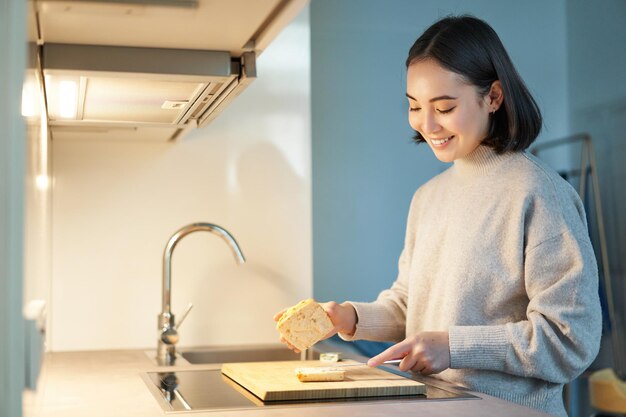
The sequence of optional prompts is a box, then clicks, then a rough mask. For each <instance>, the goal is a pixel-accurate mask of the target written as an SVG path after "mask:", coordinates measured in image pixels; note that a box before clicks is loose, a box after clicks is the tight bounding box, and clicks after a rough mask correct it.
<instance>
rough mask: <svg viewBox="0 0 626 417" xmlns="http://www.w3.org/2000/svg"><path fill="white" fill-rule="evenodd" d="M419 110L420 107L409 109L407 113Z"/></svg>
mask: <svg viewBox="0 0 626 417" xmlns="http://www.w3.org/2000/svg"><path fill="white" fill-rule="evenodd" d="M418 110H421V108H420V107H409V111H418Z"/></svg>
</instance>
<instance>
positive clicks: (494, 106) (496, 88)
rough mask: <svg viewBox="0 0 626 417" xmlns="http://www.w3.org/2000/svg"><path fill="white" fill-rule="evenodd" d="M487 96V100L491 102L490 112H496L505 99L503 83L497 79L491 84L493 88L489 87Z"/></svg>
mask: <svg viewBox="0 0 626 417" xmlns="http://www.w3.org/2000/svg"><path fill="white" fill-rule="evenodd" d="M487 97H488V100H487V102H488V104H489V113H495V112H496V110H498V109H499V108H500V106H501V105H502V102H503V101H504V91H502V84H501V83H500V80H495V81H494V82H493V83H492V84H491V88H490V89H489V93H488V94H487Z"/></svg>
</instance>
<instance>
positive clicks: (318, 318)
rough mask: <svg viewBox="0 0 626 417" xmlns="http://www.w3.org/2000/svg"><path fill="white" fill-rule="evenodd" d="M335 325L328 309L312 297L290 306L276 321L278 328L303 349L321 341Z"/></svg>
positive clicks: (293, 343) (291, 342) (290, 340)
mask: <svg viewBox="0 0 626 417" xmlns="http://www.w3.org/2000/svg"><path fill="white" fill-rule="evenodd" d="M333 327H334V326H333V323H332V321H330V317H328V314H326V311H324V309H323V308H322V306H320V305H319V303H317V302H316V301H315V300H313V299H312V298H309V299H308V300H303V301H300V302H299V303H298V304H296V305H294V306H292V307H289V308H288V309H287V311H285V312H284V313H283V315H282V316H281V318H280V320H278V323H276V330H278V332H279V333H280V334H281V335H282V336H283V337H284V338H285V339H286V340H287V341H288V342H289V343H290V344H292V345H293V346H295V347H296V348H298V349H299V350H301V351H303V350H305V349H308V348H310V347H311V346H313V345H314V344H315V343H317V342H319V341H320V340H321V339H322V338H324V336H326V335H327V334H328V333H329V332H330V331H331V330H332V329H333Z"/></svg>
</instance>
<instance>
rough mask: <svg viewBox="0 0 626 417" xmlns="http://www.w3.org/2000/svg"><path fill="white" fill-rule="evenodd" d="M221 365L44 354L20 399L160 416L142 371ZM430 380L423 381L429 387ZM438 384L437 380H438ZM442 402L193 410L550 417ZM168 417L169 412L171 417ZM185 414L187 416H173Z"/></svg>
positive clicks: (91, 412) (76, 413)
mask: <svg viewBox="0 0 626 417" xmlns="http://www.w3.org/2000/svg"><path fill="white" fill-rule="evenodd" d="M219 367H220V365H219V364H207V365H190V364H184V365H183V364H181V365H177V366H175V367H167V368H166V367H159V366H157V365H156V364H155V363H153V362H152V361H151V359H150V358H149V357H148V355H147V354H146V352H145V351H143V350H124V351H122V350H120V351H91V352H54V353H47V354H46V357H45V360H44V364H43V368H42V371H41V375H40V379H39V384H38V388H37V391H36V392H27V393H25V396H24V417H84V416H90V417H113V416H119V415H124V416H127V417H157V416H164V415H165V412H164V411H163V410H162V409H161V407H160V406H159V404H158V403H157V401H156V399H155V398H154V397H153V396H152V394H151V393H150V391H149V389H148V387H147V385H146V383H145V382H144V380H143V379H142V375H143V374H145V372H155V371H163V370H168V371H172V370H175V371H183V370H195V369H197V370H200V369H219ZM429 380H430V378H424V379H423V381H424V382H425V383H428V381H429ZM437 384H439V385H441V384H442V383H441V381H437ZM470 393H471V394H473V395H476V396H477V397H479V398H473V399H454V400H442V401H417V402H403V401H398V402H394V401H385V402H379V403H377V402H375V401H372V402H361V403H357V402H354V403H349V402H342V403H328V404H312V405H310V406H307V405H301V406H297V407H285V408H282V407H271V408H264V407H259V408H258V409H249V410H228V411H222V410H219V411H194V412H193V413H192V414H190V415H192V416H193V417H209V416H210V417H221V416H229V417H230V416H236V415H237V416H239V415H241V414H243V413H245V414H246V415H249V416H250V417H265V416H298V417H309V416H311V417H313V416H319V415H320V414H321V413H323V414H324V416H327V417H333V416H341V417H344V416H346V415H358V416H362V417H368V416H388V415H393V416H415V415H418V414H419V415H428V416H429V417H437V416H442V417H443V416H445V417H448V416H451V415H452V416H460V417H471V416H476V417H478V416H480V417H490V416H493V417H496V416H497V417H501V416H507V417H542V416H543V417H545V416H548V414H545V413H541V412H539V411H536V410H533V409H530V408H527V407H522V406H519V405H517V404H513V403H510V402H507V401H503V400H500V399H497V398H494V397H490V396H487V395H484V394H480V393H475V392H470ZM170 414H171V413H167V415H170ZM175 414H176V415H185V414H188V413H187V412H182V413H180V414H179V413H175Z"/></svg>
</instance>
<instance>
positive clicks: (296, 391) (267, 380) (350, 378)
mask: <svg viewBox="0 0 626 417" xmlns="http://www.w3.org/2000/svg"><path fill="white" fill-rule="evenodd" d="M341 363H356V362H353V361H342V362H341ZM318 366H319V367H327V366H329V364H328V363H327V362H320V361H287V362H245V363H225V364H223V365H222V373H223V374H224V375H226V376H227V377H229V378H230V379H232V380H233V381H235V382H237V383H238V384H239V385H241V386H243V387H244V388H245V389H247V390H248V391H250V392H252V393H253V394H254V395H256V396H257V397H259V398H260V399H261V400H263V401H288V400H315V399H324V398H356V397H379V396H397V395H418V394H425V393H426V386H425V385H424V384H422V383H420V382H417V381H413V380H411V379H407V378H404V377H402V376H400V375H395V374H392V373H390V372H387V371H384V370H382V369H377V368H370V367H368V366H349V367H346V368H344V370H345V371H346V379H345V380H344V381H333V382H300V381H299V380H298V378H297V377H296V373H295V369H296V368H303V367H318ZM330 366H332V364H330Z"/></svg>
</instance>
